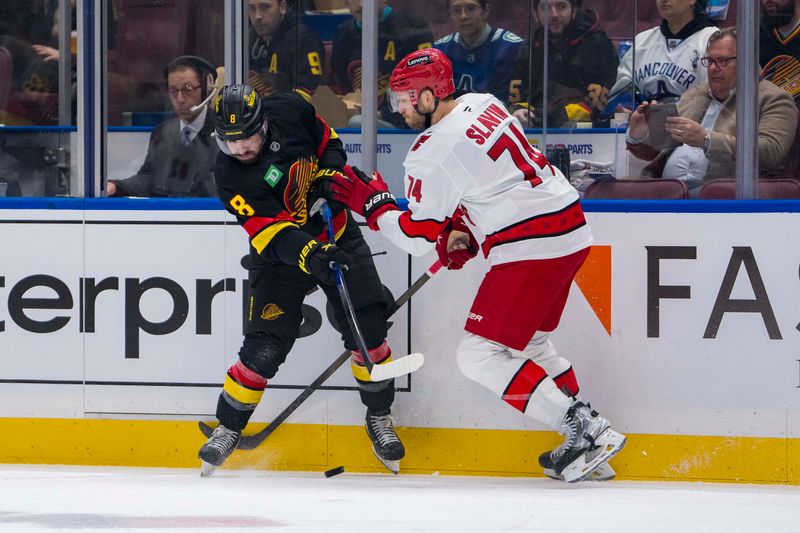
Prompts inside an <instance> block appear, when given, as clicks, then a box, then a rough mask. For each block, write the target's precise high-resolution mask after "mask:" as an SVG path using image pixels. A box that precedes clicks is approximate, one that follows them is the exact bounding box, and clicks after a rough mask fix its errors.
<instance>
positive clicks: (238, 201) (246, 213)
mask: <svg viewBox="0 0 800 533" xmlns="http://www.w3.org/2000/svg"><path fill="white" fill-rule="evenodd" d="M230 204H231V207H233V209H234V210H235V211H236V212H237V213H239V214H240V215H242V216H243V217H251V216H253V215H255V214H256V212H255V210H254V209H253V208H252V207H250V204H248V203H247V202H245V200H244V198H242V195H240V194H237V195H236V196H234V197H233V198H231V201H230Z"/></svg>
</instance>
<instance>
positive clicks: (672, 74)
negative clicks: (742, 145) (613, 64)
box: [606, 0, 717, 112]
mask: <svg viewBox="0 0 800 533" xmlns="http://www.w3.org/2000/svg"><path fill="white" fill-rule="evenodd" d="M653 1H654V2H656V4H657V7H658V12H659V14H660V15H661V16H662V17H663V20H662V21H661V25H659V26H657V27H655V28H650V29H649V30H646V31H643V32H642V33H639V34H638V35H636V38H635V39H634V45H633V47H632V48H630V49H629V50H628V51H627V52H626V53H625V55H624V56H622V60H621V61H620V64H619V68H618V69H617V81H616V82H615V83H614V86H613V87H612V88H611V90H610V91H609V94H608V101H609V106H610V107H615V106H616V105H617V103H619V102H621V101H624V100H626V99H627V100H630V95H631V93H633V94H634V97H635V103H634V104H633V106H632V108H633V109H635V108H636V106H637V105H638V104H640V103H642V102H650V101H652V100H658V101H664V100H667V99H671V100H672V101H677V100H678V98H679V97H680V96H681V95H682V94H683V93H684V92H686V90H687V89H689V88H690V87H693V86H694V85H699V84H701V83H706V82H707V81H708V75H707V72H706V69H705V68H704V67H703V66H702V65H701V64H700V58H701V57H703V56H704V55H705V53H706V48H707V45H708V38H709V37H711V35H712V34H713V33H714V32H715V31H717V27H716V24H715V22H714V21H713V20H712V19H711V18H710V17H709V16H708V15H706V13H705V11H706V7H707V5H708V0H653ZM634 59H635V65H634ZM628 104H629V105H628V107H630V102H628ZM606 111H607V112H611V111H613V110H612V109H609V108H608V107H607V108H606Z"/></svg>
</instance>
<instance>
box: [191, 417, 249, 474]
mask: <svg viewBox="0 0 800 533" xmlns="http://www.w3.org/2000/svg"><path fill="white" fill-rule="evenodd" d="M241 436H242V432H241V431H233V430H232V429H228V428H226V427H225V426H223V425H222V424H220V425H219V426H217V427H216V429H214V432H213V433H212V434H211V436H210V437H209V438H208V440H207V441H206V443H205V444H203V447H202V448H200V452H199V453H198V454H197V455H198V457H200V460H201V461H202V465H201V469H200V475H201V476H202V477H208V476H210V475H211V474H213V473H214V470H216V469H217V467H218V466H222V463H224V462H225V459H227V458H228V456H229V455H230V454H232V453H233V450H235V449H236V445H237V444H239V439H240V438H241Z"/></svg>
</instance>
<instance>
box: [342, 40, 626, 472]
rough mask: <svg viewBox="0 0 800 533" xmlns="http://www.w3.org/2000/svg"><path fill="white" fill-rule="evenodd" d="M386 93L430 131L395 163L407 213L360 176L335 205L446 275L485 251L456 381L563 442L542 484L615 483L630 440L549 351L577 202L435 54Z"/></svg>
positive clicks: (579, 253)
mask: <svg viewBox="0 0 800 533" xmlns="http://www.w3.org/2000/svg"><path fill="white" fill-rule="evenodd" d="M390 88H391V100H392V102H393V105H394V106H395V108H396V109H397V111H398V112H399V113H400V114H402V115H403V118H404V119H405V120H406V122H407V123H408V125H409V126H411V127H413V128H419V129H424V130H425V131H423V132H422V133H421V134H420V135H419V136H418V137H417V139H416V141H415V142H414V144H413V145H412V148H411V150H410V151H409V153H408V155H407V156H406V160H405V163H404V167H405V176H406V177H405V188H404V190H406V191H408V211H401V210H399V209H398V207H397V204H396V202H395V201H394V199H393V198H392V197H391V196H390V195H387V193H388V187H387V185H386V183H385V182H384V181H383V179H382V178H381V176H380V175H379V174H378V173H375V174H374V175H373V176H372V177H369V176H366V175H364V173H363V172H360V171H359V170H358V169H356V168H355V167H354V168H352V169H345V173H344V174H341V175H337V176H336V177H335V178H334V180H335V183H334V184H333V186H332V190H333V193H334V198H335V199H337V200H339V201H341V202H342V203H344V204H345V205H347V206H348V207H349V208H350V209H352V210H354V211H356V212H358V213H360V214H362V215H363V216H364V217H366V219H367V223H368V224H369V227H370V228H372V229H373V230H377V231H380V232H381V233H382V234H383V235H384V236H385V237H386V238H388V239H389V240H390V241H391V242H392V243H393V244H395V245H397V246H399V247H400V248H402V249H403V250H405V251H406V252H408V253H410V254H412V255H416V256H420V255H423V254H425V253H427V252H429V251H431V250H433V249H434V248H435V249H436V251H437V253H438V255H439V258H440V260H441V261H442V264H443V265H445V266H446V267H447V268H448V269H450V270H457V269H460V268H461V267H463V266H464V264H465V263H466V262H467V261H469V260H470V259H471V258H473V257H475V256H476V255H477V254H478V251H479V250H480V251H482V252H483V255H484V257H486V258H487V259H488V260H489V271H488V273H487V274H486V275H485V276H484V278H483V281H482V282H481V286H480V288H479V289H478V293H477V295H476V296H475V299H474V301H473V304H472V308H471V309H470V312H469V315H468V317H467V323H466V326H465V329H466V331H467V334H466V336H465V337H464V339H463V340H462V341H461V343H460V344H459V346H458V348H457V349H456V360H457V362H458V366H459V368H460V370H461V372H462V373H463V374H464V375H465V376H467V377H468V378H469V379H471V380H473V381H475V382H477V383H478V384H480V385H482V386H484V387H486V388H487V389H489V390H490V391H491V392H493V393H494V394H496V395H497V397H498V398H499V399H501V400H502V401H504V402H505V403H506V404H507V405H508V406H510V407H512V408H513V409H516V410H517V411H519V412H520V413H523V414H524V415H527V416H529V417H531V418H533V419H535V420H537V421H539V422H542V423H544V424H546V425H548V426H549V427H551V428H553V429H555V430H556V431H559V432H561V433H562V434H564V435H565V437H566V439H565V441H564V443H563V444H562V445H561V446H559V447H557V448H556V449H554V450H552V451H547V452H545V453H543V454H542V455H541V456H540V458H539V463H540V465H541V466H542V467H543V468H544V471H545V474H546V475H548V476H551V477H554V478H556V479H564V480H566V481H580V480H582V479H589V478H591V479H607V478H609V477H612V476H613V475H614V472H613V470H611V469H610V467H609V466H608V465H606V461H607V460H608V459H610V458H611V457H612V456H613V455H614V454H616V453H617V452H618V451H619V450H620V449H621V448H622V446H623V445H624V444H625V436H624V435H621V434H620V433H617V432H616V431H614V430H613V429H611V427H610V424H609V422H608V420H607V419H606V418H605V417H603V416H601V415H599V414H598V413H597V411H594V410H592V409H591V408H589V407H588V406H587V405H586V404H584V403H583V402H581V401H579V400H578V399H577V395H578V382H577V378H576V376H575V372H574V371H573V369H572V365H571V364H570V362H569V361H568V360H566V359H565V358H563V357H561V356H560V355H559V354H558V353H557V352H556V350H555V347H554V346H553V343H552V341H551V340H550V335H551V333H552V332H553V331H554V330H555V329H556V327H557V326H558V324H559V321H560V319H561V313H562V311H563V309H564V305H565V304H566V301H567V296H568V294H569V288H570V285H571V284H572V280H573V279H574V277H575V275H576V273H577V272H578V269H579V268H580V267H581V266H582V265H583V263H584V261H585V259H586V257H587V256H588V254H589V248H590V246H591V244H592V232H591V230H590V229H589V225H588V223H587V221H586V218H585V217H584V214H583V210H582V209H581V204H580V200H579V197H578V192H577V191H576V190H575V189H574V188H573V187H572V186H571V185H570V184H569V182H568V181H567V180H566V178H565V177H564V176H563V174H561V172H560V171H559V170H558V169H557V168H555V167H554V166H553V165H551V164H550V163H548V161H547V159H546V158H545V157H544V155H542V153H541V152H539V151H538V150H536V149H534V148H533V147H532V146H531V145H530V144H529V143H528V141H527V140H526V139H525V135H524V133H523V132H522V126H521V125H520V123H519V121H518V120H517V119H516V118H514V117H512V116H511V115H510V114H509V112H508V110H507V109H506V108H505V107H504V106H503V104H502V103H501V102H500V101H499V100H498V99H497V98H495V97H494V96H493V95H491V94H485V93H470V94H466V95H464V96H461V97H459V98H457V99H454V98H453V93H454V92H455V85H454V83H453V67H452V64H451V63H450V60H449V59H448V58H447V56H446V55H445V54H444V53H443V52H441V51H440V50H437V49H431V50H421V51H418V52H414V53H412V54H409V55H408V56H406V57H405V58H403V59H402V60H401V61H400V62H399V63H398V65H397V67H396V68H395V69H394V71H393V72H392V76H391V78H390ZM590 451H591V452H592V453H588V452H590Z"/></svg>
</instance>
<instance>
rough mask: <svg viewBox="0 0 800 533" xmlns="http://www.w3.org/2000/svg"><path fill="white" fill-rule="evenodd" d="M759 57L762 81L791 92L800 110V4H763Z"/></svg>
mask: <svg viewBox="0 0 800 533" xmlns="http://www.w3.org/2000/svg"><path fill="white" fill-rule="evenodd" d="M759 56H760V57H759V59H760V62H761V66H763V67H764V72H763V73H762V77H765V78H766V79H768V80H770V81H771V82H773V83H774V84H775V85H777V86H778V87H781V88H783V89H785V90H787V91H788V92H789V93H790V94H791V95H792V96H793V97H794V101H795V104H796V105H797V106H798V107H800V74H798V70H800V69H798V68H797V67H800V61H799V60H800V0H761V37H760V46H759ZM789 66H794V68H786V67H789ZM786 72H788V74H787V75H784V73H786Z"/></svg>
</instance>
